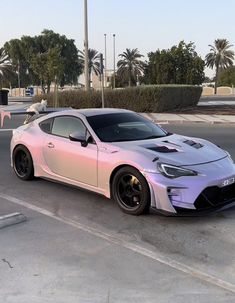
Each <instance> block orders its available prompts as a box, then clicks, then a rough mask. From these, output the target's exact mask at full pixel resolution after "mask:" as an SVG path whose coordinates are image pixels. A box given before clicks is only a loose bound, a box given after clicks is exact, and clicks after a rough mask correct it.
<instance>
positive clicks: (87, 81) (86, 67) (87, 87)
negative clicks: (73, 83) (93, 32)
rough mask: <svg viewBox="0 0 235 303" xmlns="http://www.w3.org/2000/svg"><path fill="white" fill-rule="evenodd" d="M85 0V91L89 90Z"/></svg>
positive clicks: (85, 1) (85, 6)
mask: <svg viewBox="0 0 235 303" xmlns="http://www.w3.org/2000/svg"><path fill="white" fill-rule="evenodd" d="M87 19H88V18H87V0H84V55H85V60H84V61H85V62H84V72H85V89H86V91H88V90H89V89H90V83H89V70H88V64H89V63H88V21H87Z"/></svg>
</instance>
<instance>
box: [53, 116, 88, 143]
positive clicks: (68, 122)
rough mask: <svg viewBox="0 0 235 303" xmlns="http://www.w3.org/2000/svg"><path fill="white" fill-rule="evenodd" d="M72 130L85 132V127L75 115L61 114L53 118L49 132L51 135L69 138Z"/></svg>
mask: <svg viewBox="0 0 235 303" xmlns="http://www.w3.org/2000/svg"><path fill="white" fill-rule="evenodd" d="M74 132H80V133H81V134H84V135H85V134H86V127H85V125H84V124H83V123H82V121H81V120H80V119H78V118H76V117H71V116H61V117H56V118H54V123H53V126H52V131H51V133H52V134H53V135H57V136H61V137H65V138H69V135H70V134H72V133H74Z"/></svg>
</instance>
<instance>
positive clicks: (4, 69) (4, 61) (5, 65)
mask: <svg viewBox="0 0 235 303" xmlns="http://www.w3.org/2000/svg"><path fill="white" fill-rule="evenodd" d="M11 73H12V64H11V62H10V60H9V57H8V55H7V54H6V52H5V50H4V49H3V48H1V49H0V89H2V87H3V82H4V81H5V80H6V79H8V77H9V76H10V75H11Z"/></svg>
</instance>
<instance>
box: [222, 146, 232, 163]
mask: <svg viewBox="0 0 235 303" xmlns="http://www.w3.org/2000/svg"><path fill="white" fill-rule="evenodd" d="M224 151H225V152H226V154H227V156H228V158H229V160H230V161H231V162H232V163H234V161H233V158H232V157H231V155H230V153H229V152H228V151H227V150H225V149H224Z"/></svg>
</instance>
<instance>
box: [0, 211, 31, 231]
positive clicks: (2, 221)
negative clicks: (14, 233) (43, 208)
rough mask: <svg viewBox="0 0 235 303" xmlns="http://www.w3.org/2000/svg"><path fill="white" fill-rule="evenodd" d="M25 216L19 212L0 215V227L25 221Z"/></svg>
mask: <svg viewBox="0 0 235 303" xmlns="http://www.w3.org/2000/svg"><path fill="white" fill-rule="evenodd" d="M26 220H27V218H26V217H25V216H24V215H23V214H21V213H12V214H8V215H5V216H0V229H1V228H4V227H7V226H11V225H15V224H18V223H22V222H25V221H26Z"/></svg>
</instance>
